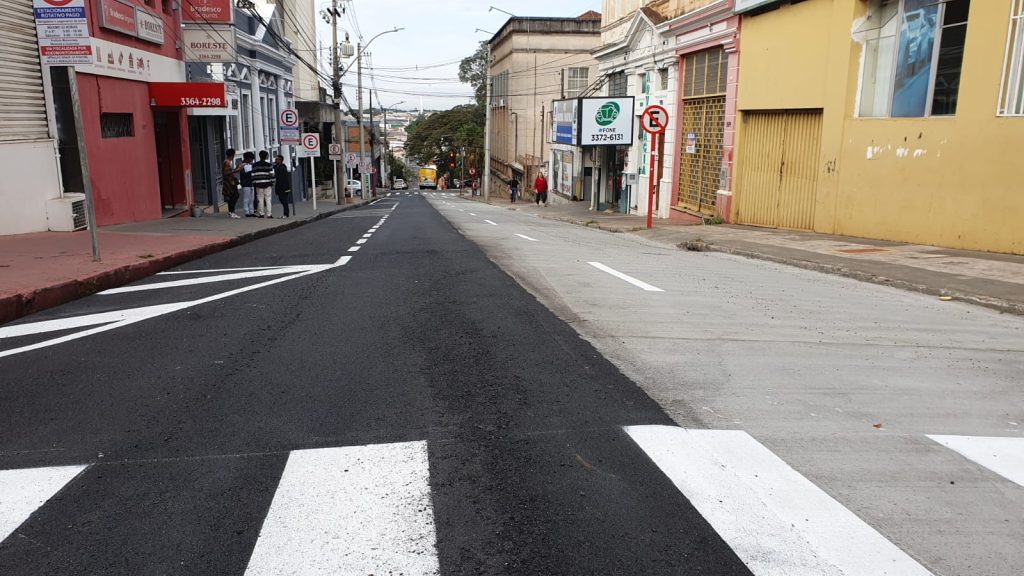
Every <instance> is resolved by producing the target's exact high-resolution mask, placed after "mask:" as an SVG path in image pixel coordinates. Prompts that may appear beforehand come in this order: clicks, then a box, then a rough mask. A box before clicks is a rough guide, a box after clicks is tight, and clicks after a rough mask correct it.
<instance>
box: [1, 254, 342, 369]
mask: <svg viewBox="0 0 1024 576" xmlns="http://www.w3.org/2000/svg"><path fill="white" fill-rule="evenodd" d="M346 258H347V257H342V258H341V259H339V260H338V261H337V262H335V263H334V264H333V265H328V266H315V267H309V268H310V269H308V270H304V271H302V272H299V273H298V274H292V275H291V276H285V277H283V278H275V279H273V280H268V281H266V282H260V283H259V284H253V285H251V286H243V287H242V288H236V289H234V290H228V291H227V292H221V293H220V294H214V295H213V296H207V297H205V298H200V299H199V300H191V301H188V302H176V303H174V304H165V305H161V306H149V307H146V308H137V309H136V311H137V312H139V313H138V314H134V315H129V316H128V317H126V318H124V319H123V320H119V321H116V322H110V323H106V324H105V325H103V326H98V327H96V328H92V329H90V330H83V331H82V332H76V333H74V334H68V335H66V336H61V337H59V338H53V339H50V340H45V341H43V342H36V343H35V344H29V345H27V346H22V347H20V348H11V349H10V350H2V351H0V358H6V357H7V356H14V355H17V354H21V353H24V352H31V351H32V350H39V349H42V348H48V347H50V346H56V345H57V344H64V343H65V342H71V341H73V340H78V339H79V338H85V337H87V336H93V335H95V334H101V333H103V332H107V331H109V330H114V329H117V328H122V327H124V326H128V325H129V324H135V323H137V322H142V321H143V320H148V319H150V318H155V317H157V316H162V315H164V314H169V313H171V312H176V311H178V310H183V309H185V308H191V307H193V306H200V305H202V304H208V303H210V302H216V301H217V300H222V299H224V298H230V297H232V296H237V295H238V294H244V293H245V292H249V291H251V290H259V289H260V288H266V287H267V286H273V285H275V284H280V283H282V282H287V281H289V280H295V279H296V278H302V277H303V276H310V275H312V274H317V273H320V272H323V271H325V270H330V269H332V268H337V267H339V266H344V265H345V264H348V262H349V261H348V260H347V259H346ZM143 310H145V312H141V311H143ZM68 320H73V318H69V319H68ZM34 324H35V323H30V324H22V325H19V326H16V327H15V328H20V329H22V330H24V329H26V327H28V326H32V325H34ZM93 324H95V323H93Z"/></svg>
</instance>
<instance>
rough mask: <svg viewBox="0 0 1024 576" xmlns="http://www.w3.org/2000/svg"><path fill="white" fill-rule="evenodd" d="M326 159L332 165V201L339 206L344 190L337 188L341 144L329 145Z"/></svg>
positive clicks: (342, 187)
mask: <svg viewBox="0 0 1024 576" xmlns="http://www.w3.org/2000/svg"><path fill="white" fill-rule="evenodd" d="M327 157H328V158H329V159H330V160H331V162H333V163H334V199H335V200H336V201H337V202H338V205H339V206H340V205H341V204H342V203H343V200H342V197H341V191H342V190H344V186H341V187H339V186H338V180H339V178H338V160H341V144H329V145H328V147H327Z"/></svg>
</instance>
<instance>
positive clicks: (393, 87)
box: [316, 0, 601, 110]
mask: <svg viewBox="0 0 1024 576" xmlns="http://www.w3.org/2000/svg"><path fill="white" fill-rule="evenodd" d="M316 2H317V8H318V10H319V9H320V8H322V7H324V6H328V5H329V3H328V2H325V1H324V0H316ZM341 3H342V4H347V5H348V9H347V10H346V12H347V13H346V15H345V16H344V17H343V18H342V19H341V20H339V22H340V24H341V27H342V28H343V29H344V31H347V32H348V33H349V35H350V38H351V40H352V43H353V44H355V43H356V39H357V34H356V30H355V26H354V24H353V22H352V16H353V15H354V16H355V22H356V23H358V26H359V31H360V32H362V36H363V38H364V39H365V40H369V39H370V38H372V37H373V36H374V35H376V34H377V33H379V32H383V31H385V30H390V29H392V28H395V27H398V28H404V30H402V31H401V32H397V33H395V34H385V35H384V36H381V37H380V38H378V39H377V40H375V41H374V42H373V44H372V45H371V46H370V48H369V49H368V50H367V52H368V53H369V54H370V58H369V62H370V63H371V64H372V66H373V68H374V80H373V82H372V83H371V82H370V80H369V76H368V75H366V74H364V77H363V85H364V88H366V87H367V86H369V87H373V84H374V83H375V84H376V89H377V91H378V92H379V94H380V100H381V102H383V105H385V106H387V107H389V108H390V107H393V106H394V104H395V103H396V102H400V101H403V100H404V101H405V103H404V104H400V105H399V106H398V108H401V109H405V110H415V109H418V108H419V106H420V98H421V97H422V99H423V106H424V108H427V109H446V108H451V107H452V106H456V105H459V104H465V103H468V102H471V101H472V93H473V90H472V88H470V87H469V86H468V85H466V84H461V83H460V82H459V80H458V75H459V65H458V62H459V60H461V59H462V58H464V57H466V56H469V55H471V54H472V53H473V52H474V51H475V50H476V47H477V46H478V44H479V43H480V41H482V40H486V39H488V38H490V34H487V33H483V32H475V30H476V29H477V28H481V29H483V30H487V31H489V32H497V31H498V29H499V28H501V26H502V25H503V24H504V23H505V21H506V20H507V19H508V15H507V14H503V13H501V12H498V11H497V10H494V11H490V12H489V11H488V8H489V7H490V6H491V5H493V6H495V7H497V8H501V9H504V10H508V11H509V12H512V13H514V14H516V15H517V16H559V17H575V16H578V15H580V14H582V13H584V12H586V11H587V10H597V11H600V10H601V0H516V1H515V2H512V1H511V0H434V1H432V2H428V1H426V0H350V1H347V2H345V1H343V2H341ZM317 23H318V24H317V27H318V32H319V37H320V40H321V41H322V42H323V46H325V47H329V46H330V42H331V30H330V27H329V26H327V25H326V24H325V23H324V22H323V20H319V19H318V20H317ZM339 36H340V37H342V38H343V37H344V32H339ZM365 64H366V62H365V61H364V65H365ZM346 65H347V63H346ZM324 69H330V65H329V64H326V65H325V66H324ZM365 72H366V70H365V69H364V73H365ZM343 84H345V85H346V87H347V86H349V85H351V86H353V87H352V88H346V90H345V92H346V94H347V95H348V98H349V102H350V103H351V104H352V106H353V107H355V106H356V97H355V96H356V90H355V88H354V86H355V84H356V74H355V67H353V69H352V73H351V74H346V76H345V78H344V79H343ZM363 98H364V99H365V98H366V96H365V92H364V96H363ZM375 98H376V96H375ZM364 105H365V102H364ZM374 105H375V106H377V102H376V101H375V102H374Z"/></svg>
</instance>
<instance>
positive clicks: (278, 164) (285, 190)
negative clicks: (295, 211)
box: [274, 154, 292, 218]
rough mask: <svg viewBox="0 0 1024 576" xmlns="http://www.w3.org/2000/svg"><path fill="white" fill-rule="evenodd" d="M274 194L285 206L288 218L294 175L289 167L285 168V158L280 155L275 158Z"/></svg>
mask: <svg viewBox="0 0 1024 576" xmlns="http://www.w3.org/2000/svg"><path fill="white" fill-rule="evenodd" d="M274 192H275V193H277V199H278V200H280V201H281V205H283V206H284V217H285V218H287V217H288V216H289V215H290V213H289V210H288V208H289V206H291V203H292V173H291V172H289V171H288V166H285V163H284V156H281V155H280V154H278V155H277V157H276V158H274Z"/></svg>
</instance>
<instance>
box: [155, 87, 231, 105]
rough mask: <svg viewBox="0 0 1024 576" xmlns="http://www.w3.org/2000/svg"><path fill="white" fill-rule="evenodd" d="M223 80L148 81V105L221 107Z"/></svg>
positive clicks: (223, 100) (222, 102)
mask: <svg viewBox="0 0 1024 576" xmlns="http://www.w3.org/2000/svg"><path fill="white" fill-rule="evenodd" d="M226 103H227V97H226V95H225V92H224V83H223V82H150V83H149V105H150V106H160V107H171V108H223V107H224V106H225V105H226Z"/></svg>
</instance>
